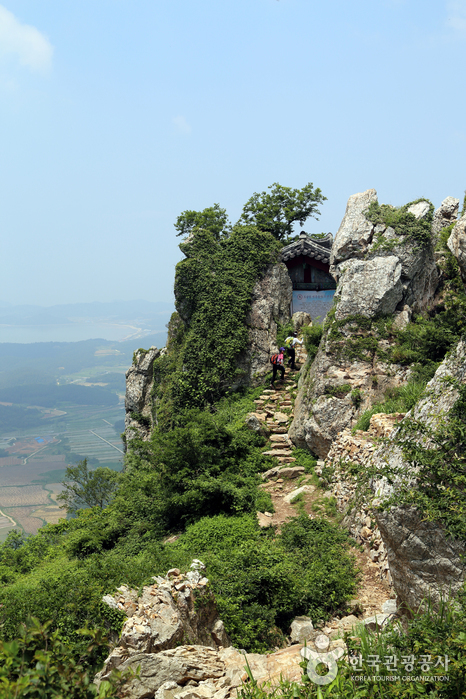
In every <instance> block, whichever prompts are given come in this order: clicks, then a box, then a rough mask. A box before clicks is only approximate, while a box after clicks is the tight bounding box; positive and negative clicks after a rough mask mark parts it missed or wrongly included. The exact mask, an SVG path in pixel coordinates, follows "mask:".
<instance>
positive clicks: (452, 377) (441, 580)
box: [326, 341, 466, 610]
mask: <svg viewBox="0 0 466 699" xmlns="http://www.w3.org/2000/svg"><path fill="white" fill-rule="evenodd" d="M465 380H466V343H465V342H463V341H462V342H460V343H459V345H458V347H457V348H456V351H455V352H454V353H453V354H452V355H451V356H449V357H448V358H447V359H445V360H444V362H443V363H442V365H441V366H440V367H439V369H438V370H437V372H436V374H435V376H434V378H433V379H432V380H431V381H430V382H429V384H428V385H427V388H426V391H425V394H424V397H423V398H421V400H420V401H419V402H418V404H417V405H416V406H415V408H414V409H413V411H412V415H411V413H410V414H408V416H406V418H404V417H403V414H399V413H398V414H394V415H392V416H390V415H387V416H385V415H374V416H373V417H372V418H371V427H370V430H369V432H367V433H362V432H357V433H356V434H355V435H353V434H351V431H349V430H346V431H343V432H342V433H341V434H340V435H339V436H338V438H337V439H336V440H335V441H334V442H333V444H332V448H331V450H330V452H329V454H328V459H327V461H326V466H327V467H329V468H331V469H334V482H333V485H332V489H333V493H334V495H335V497H336V499H337V503H338V507H339V509H340V510H341V511H342V512H344V513H350V514H349V515H347V517H346V520H345V522H346V525H347V526H348V527H349V528H350V530H351V531H352V533H353V535H354V536H355V537H356V538H358V539H359V541H360V542H361V543H362V544H363V545H365V546H366V548H367V550H368V552H369V554H370V556H371V558H372V560H373V561H375V562H377V563H378V564H379V566H380V568H381V574H382V576H384V577H386V578H387V580H388V581H389V582H391V583H392V585H393V587H394V589H395V592H396V594H397V596H398V600H399V602H400V603H403V604H404V605H406V606H407V607H408V608H410V609H414V610H415V609H417V608H418V607H419V605H420V604H421V602H422V601H423V600H425V599H427V598H428V597H430V599H431V601H432V602H433V604H436V603H437V602H438V601H439V599H440V597H441V596H442V595H443V596H445V595H448V594H452V595H455V594H456V593H457V592H458V591H459V590H460V589H461V587H462V586H463V583H464V579H465V570H464V559H463V557H464V554H465V553H466V546H465V544H464V542H462V541H460V540H458V539H453V538H452V537H449V536H448V535H447V533H446V531H445V528H444V526H443V525H441V524H440V523H439V522H438V521H428V520H427V519H426V518H425V517H423V516H422V515H421V514H420V513H419V512H418V511H417V510H416V508H415V507H412V506H401V505H397V506H391V507H382V509H379V507H375V505H377V506H378V505H381V504H382V505H383V502H384V501H386V500H387V499H388V498H390V497H392V496H393V495H396V493H397V488H399V487H400V483H401V479H406V478H407V477H408V478H410V482H411V483H412V486H413V487H415V485H416V473H415V471H413V469H412V468H410V467H409V465H408V464H407V463H406V462H405V460H404V457H403V452H402V448H401V446H400V445H399V444H398V437H399V429H398V427H399V423H401V424H403V420H405V419H410V418H411V417H412V418H414V420H418V421H419V422H420V423H421V424H423V425H424V426H427V427H430V428H432V429H435V428H436V427H438V426H439V424H440V423H441V421H443V420H448V415H449V412H450V410H451V408H452V407H453V405H454V403H455V402H456V400H457V398H458V388H457V386H458V385H460V384H462V383H464V382H465ZM376 437H379V438H383V440H384V441H383V443H382V445H378V444H377V440H376V439H375V438H376ZM413 439H419V440H420V441H422V440H423V439H424V438H423V437H422V435H420V434H419V435H418V436H417V437H416V434H414V435H413ZM345 462H346V463H351V464H359V466H361V467H365V468H368V466H369V465H370V466H371V467H373V468H375V469H376V471H377V470H378V471H379V472H380V473H383V472H384V470H385V469H386V468H387V467H388V468H389V469H390V471H391V472H392V473H394V474H395V478H394V484H393V485H389V483H388V481H387V480H386V479H385V478H384V477H381V478H380V479H378V480H377V479H374V480H373V481H372V490H373V494H372V496H371V497H370V498H369V500H367V501H365V502H360V501H359V502H358V503H356V504H355V500H354V498H355V493H356V490H357V488H358V485H357V481H356V480H354V479H351V478H349V477H348V475H347V474H345V473H344V472H342V470H341V468H340V464H342V463H345ZM396 474H399V477H398V478H397V476H396ZM374 498H375V499H374Z"/></svg>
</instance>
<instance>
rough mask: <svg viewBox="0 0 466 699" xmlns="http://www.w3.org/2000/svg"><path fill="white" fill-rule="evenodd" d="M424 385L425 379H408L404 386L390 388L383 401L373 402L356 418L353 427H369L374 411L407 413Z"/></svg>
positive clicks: (359, 428) (364, 428) (357, 428)
mask: <svg viewBox="0 0 466 699" xmlns="http://www.w3.org/2000/svg"><path fill="white" fill-rule="evenodd" d="M425 387H426V381H415V380H411V381H408V383H407V384H405V385H404V386H399V387H397V388H392V389H390V390H389V391H387V393H386V394H385V400H384V401H383V403H375V404H374V405H373V406H371V407H370V408H369V409H368V410H365V411H364V413H363V414H362V415H361V417H360V418H359V419H358V421H357V423H356V425H355V429H356V430H364V431H365V432H366V431H367V430H368V429H369V423H370V419H371V417H372V416H373V415H375V414H376V413H386V414H389V413H407V412H408V410H411V408H413V407H414V405H415V404H416V403H417V401H418V400H419V398H420V397H421V395H422V393H423V391H424V389H425Z"/></svg>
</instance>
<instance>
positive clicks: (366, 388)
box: [289, 190, 438, 458]
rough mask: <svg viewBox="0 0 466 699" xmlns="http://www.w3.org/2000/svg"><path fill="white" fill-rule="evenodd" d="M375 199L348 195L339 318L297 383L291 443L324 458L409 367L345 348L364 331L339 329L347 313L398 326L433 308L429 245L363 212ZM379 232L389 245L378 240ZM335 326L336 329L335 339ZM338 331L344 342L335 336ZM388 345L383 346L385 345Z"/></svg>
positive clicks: (339, 257)
mask: <svg viewBox="0 0 466 699" xmlns="http://www.w3.org/2000/svg"><path fill="white" fill-rule="evenodd" d="M376 200H377V195H376V192H375V190H368V191H367V192H364V193H362V194H356V195H354V196H353V197H350V198H349V200H348V205H347V207H346V213H345V216H344V218H343V221H342V223H341V226H340V229H339V231H338V233H337V235H336V237H335V243H334V246H333V248H332V256H331V265H332V266H331V272H332V274H333V276H334V277H335V279H336V280H337V282H338V285H337V289H336V292H335V304H336V305H335V307H334V308H335V314H334V320H332V316H331V315H330V319H329V317H327V319H328V320H330V322H329V323H327V326H326V328H325V331H324V334H323V336H322V340H321V343H320V346H319V349H318V352H317V355H316V357H315V359H314V361H313V363H312V366H311V367H306V368H305V370H304V371H303V372H302V374H301V377H300V381H299V390H298V395H297V397H296V401H295V406H294V419H293V422H292V424H291V425H290V428H289V436H290V438H291V440H292V442H293V443H294V444H296V445H297V446H299V447H302V448H306V447H307V448H308V449H310V450H311V451H313V452H314V453H315V454H317V456H319V457H321V458H325V457H326V455H327V453H328V450H329V448H330V445H331V443H332V441H333V440H334V439H335V438H336V436H337V434H338V433H339V432H341V431H342V430H343V429H345V428H346V427H350V426H352V425H354V421H355V420H356V419H357V418H358V416H359V415H360V414H361V413H362V412H363V411H364V410H365V409H367V408H369V407H370V406H371V405H373V404H374V403H377V402H381V401H383V400H384V394H385V393H386V392H387V390H389V389H392V388H396V387H398V386H400V385H402V384H403V383H405V382H406V379H407V371H406V369H404V368H403V367H402V366H396V365H390V366H389V365H386V364H384V363H383V362H382V361H380V360H379V358H378V356H377V355H375V356H373V357H371V356H370V355H369V354H367V360H366V359H365V358H364V357H361V358H359V359H357V360H355V359H350V358H348V357H345V355H344V353H340V348H342V347H343V346H344V345H345V344H347V343H348V340H349V339H350V338H351V337H357V336H358V335H360V334H361V333H360V331H359V328H358V323H357V322H356V323H355V324H353V326H342V324H341V321H342V320H344V319H345V318H348V317H350V316H356V318H357V317H358V316H363V317H366V318H373V317H374V316H378V315H390V314H395V326H396V327H398V328H402V327H405V326H406V324H407V322H408V321H409V319H410V317H411V315H412V313H413V312H414V313H420V312H424V311H425V310H426V309H427V308H429V306H430V304H431V302H432V300H433V298H434V294H435V291H436V288H437V284H438V272H437V267H436V264H435V261H434V257H433V251H432V248H431V246H429V245H425V246H422V247H421V246H420V245H419V244H418V243H417V242H416V241H412V240H410V239H408V238H403V237H402V236H398V235H397V234H396V233H395V231H394V230H393V229H391V228H387V227H386V226H385V225H383V224H377V225H376V226H374V225H373V224H372V223H371V222H370V221H368V220H366V218H365V215H364V212H365V211H366V210H367V208H368V207H369V205H370V203H371V202H374V201H376ZM420 204H421V205H420V206H418V205H416V208H415V209H413V211H414V213H415V215H418V216H421V215H426V213H427V212H428V210H429V207H428V204H427V202H420ZM426 206H427V208H426ZM381 235H383V241H382V242H384V243H385V245H381V241H380V236H381ZM335 323H337V324H338V325H337V327H335ZM334 329H335V330H337V333H334V334H333V336H332V331H333V330H334ZM338 334H339V335H340V337H341V340H338V339H337V340H336V339H335V336H336V337H337V338H338ZM332 337H333V339H332V341H329V338H332ZM382 342H383V341H382ZM386 344H387V346H386V347H383V348H384V349H387V348H388V343H386ZM374 376H376V377H377V380H376V381H373V379H374ZM342 385H349V386H350V387H351V389H353V388H356V389H359V392H360V396H361V397H362V402H360V403H359V404H358V405H355V403H354V402H353V401H352V400H351V391H348V392H347V393H346V394H345V393H342V394H340V393H338V387H339V386H342ZM334 389H337V390H336V391H334Z"/></svg>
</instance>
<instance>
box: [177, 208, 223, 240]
mask: <svg viewBox="0 0 466 699" xmlns="http://www.w3.org/2000/svg"><path fill="white" fill-rule="evenodd" d="M175 228H176V230H177V231H178V233H177V234H176V235H177V236H180V235H185V236H188V235H190V234H191V233H192V232H193V230H194V229H195V228H198V229H201V230H208V231H210V232H211V233H213V234H214V237H215V238H216V239H217V240H219V239H220V238H221V237H222V235H224V233H225V231H226V230H228V229H229V228H230V224H229V221H228V216H227V212H226V209H222V208H221V207H220V205H219V204H214V205H213V206H209V207H208V208H207V209H204V210H203V211H189V210H188V211H183V213H181V214H180V215H179V216H178V218H177V219H176V223H175Z"/></svg>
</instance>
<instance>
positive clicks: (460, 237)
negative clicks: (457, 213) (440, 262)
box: [447, 214, 466, 283]
mask: <svg viewBox="0 0 466 699" xmlns="http://www.w3.org/2000/svg"><path fill="white" fill-rule="evenodd" d="M447 245H448V247H449V248H450V250H451V252H452V253H453V254H454V256H455V257H456V259H457V260H458V265H459V268H460V272H461V277H462V279H463V282H464V283H466V214H463V216H462V217H461V218H460V220H459V221H458V223H457V224H456V225H455V227H454V228H453V230H452V232H451V235H450V237H449V238H448V242H447Z"/></svg>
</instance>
